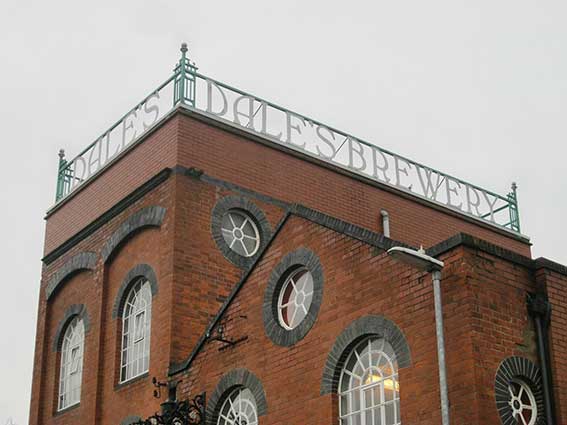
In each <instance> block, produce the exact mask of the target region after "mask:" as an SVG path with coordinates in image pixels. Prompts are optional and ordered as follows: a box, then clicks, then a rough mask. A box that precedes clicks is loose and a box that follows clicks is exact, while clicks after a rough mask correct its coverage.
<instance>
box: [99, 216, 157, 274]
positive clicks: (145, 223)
mask: <svg viewBox="0 0 567 425" xmlns="http://www.w3.org/2000/svg"><path fill="white" fill-rule="evenodd" d="M165 213H166V209H165V208H164V207H161V206H158V205H154V206H151V207H145V208H142V209H141V210H139V211H137V212H135V213H134V214H132V215H131V216H130V217H128V218H127V219H126V220H125V221H124V222H122V224H120V226H118V228H117V229H116V230H115V231H114V232H113V233H112V235H111V236H110V237H109V238H108V240H107V241H106V243H105V244H104V246H103V247H102V250H101V254H100V255H101V257H102V261H103V262H104V263H106V262H107V261H108V260H109V259H110V258H111V256H112V254H113V253H114V252H115V251H116V249H117V248H119V247H120V246H122V244H123V243H124V242H126V241H127V240H128V239H129V238H130V237H132V236H133V234H134V233H135V232H137V231H139V230H141V229H144V228H146V227H160V226H161V224H162V223H163V219H164V218H165Z"/></svg>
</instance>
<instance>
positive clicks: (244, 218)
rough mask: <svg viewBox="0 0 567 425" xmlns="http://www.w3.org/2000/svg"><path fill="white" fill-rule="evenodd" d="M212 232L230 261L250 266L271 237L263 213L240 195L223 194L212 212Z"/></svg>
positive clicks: (241, 265) (238, 264) (218, 245)
mask: <svg viewBox="0 0 567 425" xmlns="http://www.w3.org/2000/svg"><path fill="white" fill-rule="evenodd" d="M211 234H212V236H213V240H214V241H215V243H216V244H217V247H218V248H219V250H220V251H221V253H222V254H223V255H224V257H225V258H226V259H227V260H229V261H230V262H231V263H232V264H234V265H235V266H237V267H240V268H242V269H246V268H248V267H250V266H251V265H252V264H253V263H254V261H256V259H257V258H258V256H259V255H260V254H261V252H262V250H263V249H264V247H265V246H266V244H267V243H268V241H269V240H270V236H271V234H272V230H271V227H270V223H269V222H268V219H267V218H266V216H265V214H264V213H263V212H262V210H261V209H260V208H258V207H257V206H256V204H254V203H253V202H252V201H250V200H249V199H248V198H245V197H243V196H225V197H224V198H221V199H219V200H218V201H217V203H216V204H215V206H214V208H213V211H212V214H211Z"/></svg>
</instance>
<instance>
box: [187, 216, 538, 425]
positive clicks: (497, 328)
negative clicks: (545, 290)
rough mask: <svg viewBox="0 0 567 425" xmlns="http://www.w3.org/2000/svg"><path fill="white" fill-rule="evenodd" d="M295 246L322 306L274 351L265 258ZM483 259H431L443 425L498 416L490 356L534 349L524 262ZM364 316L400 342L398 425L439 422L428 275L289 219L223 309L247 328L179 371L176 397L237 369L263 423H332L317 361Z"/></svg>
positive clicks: (237, 327)
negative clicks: (254, 395) (444, 391)
mask: <svg viewBox="0 0 567 425" xmlns="http://www.w3.org/2000/svg"><path fill="white" fill-rule="evenodd" d="M300 246H303V247H307V248H309V249H310V250H312V251H314V252H315V253H317V255H318V256H319V258H320V260H321V263H322V266H323V271H324V289H323V294H324V295H323V303H322V306H321V309H320V312H319V315H318V318H317V321H316V323H315V325H314V326H313V328H312V329H311V331H310V332H309V333H308V334H307V336H306V337H305V338H304V339H303V340H301V341H300V342H298V343H297V344H296V345H294V346H292V347H289V348H287V347H280V346H277V345H275V344H274V343H273V342H272V341H271V340H270V339H269V338H268V337H267V336H266V333H265V330H264V322H263V320H262V303H263V299H264V292H265V289H266V283H267V281H268V280H269V277H270V274H271V272H272V270H273V269H274V267H275V266H276V265H277V263H278V262H279V261H280V260H281V258H282V257H283V256H284V255H285V254H287V253H288V252H291V251H293V250H295V249H297V248H298V247H300ZM483 257H486V256H484V255H482V254H480V253H475V252H469V251H467V250H466V249H464V248H457V249H455V250H453V251H451V252H448V253H447V254H445V255H443V256H442V259H443V260H444V261H445V263H446V267H445V269H444V271H443V283H442V287H443V297H444V304H445V308H444V315H445V329H446V338H447V362H448V372H449V377H448V381H449V390H450V400H451V416H452V423H454V424H463V425H464V424H483V425H484V424H487V423H499V422H498V421H499V419H498V416H497V412H496V404H495V399H494V377H495V374H496V370H497V369H498V366H499V364H500V362H501V361H502V360H504V358H505V357H507V356H508V355H512V354H517V353H522V354H523V355H524V356H527V357H529V358H533V357H534V349H535V348H534V346H533V332H531V333H530V330H531V328H530V324H529V321H528V319H527V317H526V316H527V314H526V308H525V291H526V290H527V289H529V288H531V287H532V286H533V283H531V281H530V280H529V278H528V274H527V273H526V272H525V270H521V269H517V268H516V267H515V266H513V265H510V264H508V263H506V262H505V261H503V260H499V259H496V258H483ZM495 273H497V274H495ZM511 280H513V281H514V282H515V283H514V285H515V288H514V290H513V295H512V297H513V299H512V302H513V303H514V304H513V305H512V306H510V305H509V302H508V303H507V302H506V300H507V299H508V300H510V297H509V290H510V288H509V286H508V285H509V284H510V281H511ZM370 314H379V315H384V316H385V317H387V318H388V319H390V320H392V321H394V322H395V323H396V324H397V325H398V326H399V328H400V329H401V330H402V332H403V333H404V334H405V336H406V338H407V341H408V343H409V346H410V349H411V358H412V364H411V366H410V367H407V368H405V369H400V372H399V373H400V385H401V411H402V421H403V423H406V424H412V425H414V424H436V423H440V411H439V408H438V406H439V385H438V375H437V373H438V372H437V351H436V340H435V322H434V310H433V297H432V284H431V279H430V277H429V276H428V275H427V274H422V273H415V272H413V271H412V270H410V269H408V268H406V267H404V266H400V265H399V264H398V263H395V262H393V260H392V259H391V258H389V257H388V256H387V255H386V254H385V253H383V252H379V251H377V250H376V248H374V247H370V246H368V245H366V244H364V243H362V242H360V241H355V240H352V239H351V238H349V237H347V236H345V235H342V234H339V233H336V232H335V231H333V230H330V229H327V228H324V227H321V226H318V225H316V224H313V223H311V222H308V221H306V220H304V219H301V218H298V217H293V218H291V219H290V220H288V222H287V223H286V225H285V227H284V228H283V229H282V231H281V232H280V234H279V235H278V237H277V238H276V240H275V241H274V242H273V244H272V245H271V247H270V248H269V250H268V251H267V252H266V254H265V255H264V257H263V259H262V260H261V262H260V263H259V264H258V265H257V267H256V269H255V270H254V271H253V272H252V274H251V275H250V277H249V278H248V280H247V282H246V284H245V285H244V286H243V288H242V289H241V291H240V292H239V293H238V295H237V298H236V299H235V300H234V302H233V303H232V304H231V306H230V307H229V309H228V310H227V313H226V315H225V316H224V317H225V320H226V333H227V335H228V337H230V338H234V339H238V338H240V337H243V336H247V337H248V339H247V341H245V342H243V343H241V344H240V345H237V346H236V347H234V348H228V349H227V350H225V351H221V352H219V350H218V349H219V347H220V346H221V345H220V343H218V342H210V343H208V344H207V345H206V346H205V348H204V350H203V351H202V352H201V353H200V354H199V355H198V357H197V358H196V360H195V361H194V363H193V365H192V367H191V369H190V370H189V371H188V372H187V373H186V374H184V375H183V376H180V377H181V378H182V379H183V382H182V384H181V387H180V391H181V397H186V396H189V395H195V394H197V393H199V392H201V391H206V392H207V393H208V394H212V393H213V391H214V389H215V386H216V385H217V383H218V382H219V380H220V378H221V376H223V375H224V374H225V373H227V372H228V371H230V370H232V369H234V368H246V369H249V370H250V371H251V372H253V373H254V374H255V375H256V376H257V377H258V378H259V379H260V381H261V382H262V384H263V386H264V390H265V392H266V396H267V403H268V413H267V415H266V416H265V417H263V418H262V423H263V424H280V423H281V424H286V425H293V424H298V425H299V424H302V425H304V424H306V423H309V424H310V425H317V424H330V423H334V422H335V420H336V419H335V418H336V417H337V415H338V411H337V401H336V400H335V398H336V397H335V396H332V395H320V394H319V390H320V385H321V378H322V374H323V370H324V366H325V361H326V359H327V355H328V353H329V351H330V350H331V347H332V345H333V343H334V341H335V338H336V337H337V336H338V335H339V334H340V333H341V331H342V330H343V329H345V328H346V327H347V326H348V325H349V324H350V323H351V322H352V321H354V320H355V319H357V318H359V317H362V316H365V315H370ZM526 334H527V335H528V336H527V337H526ZM522 344H525V346H524V345H522ZM299 407H300V408H299ZM307 412H308V414H307ZM307 417H308V421H306V418H307Z"/></svg>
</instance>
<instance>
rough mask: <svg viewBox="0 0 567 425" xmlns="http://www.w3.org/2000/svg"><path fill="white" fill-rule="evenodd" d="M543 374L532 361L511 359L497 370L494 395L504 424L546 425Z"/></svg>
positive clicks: (520, 358)
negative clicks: (542, 384) (542, 385)
mask: <svg viewBox="0 0 567 425" xmlns="http://www.w3.org/2000/svg"><path fill="white" fill-rule="evenodd" d="M541 382H542V378H541V371H540V369H539V367H538V366H536V365H535V363H533V362H532V361H530V360H528V359H526V358H523V357H518V356H513V357H508V358H507V359H505V360H504V361H502V363H500V366H499V367H498V371H497V372H496V379H495V388H494V390H495V391H494V395H495V398H496V409H497V410H498V413H499V415H500V419H501V421H502V423H503V424H519V425H543V424H545V423H546V420H545V415H544V408H543V390H542V387H541Z"/></svg>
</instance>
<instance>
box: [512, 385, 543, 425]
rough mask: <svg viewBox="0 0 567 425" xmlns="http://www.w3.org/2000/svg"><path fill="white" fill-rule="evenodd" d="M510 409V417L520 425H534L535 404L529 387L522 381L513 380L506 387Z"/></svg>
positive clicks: (535, 415)
mask: <svg viewBox="0 0 567 425" xmlns="http://www.w3.org/2000/svg"><path fill="white" fill-rule="evenodd" d="M508 393H509V394H510V400H509V401H508V405H509V406H510V409H512V417H513V418H514V419H515V420H516V423H517V424H520V425H534V424H535V423H536V419H537V404H536V400H535V397H534V394H533V392H532V390H531V389H530V387H529V386H528V385H527V384H526V383H525V382H523V381H521V380H519V379H515V380H513V381H511V382H510V384H509V385H508Z"/></svg>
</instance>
